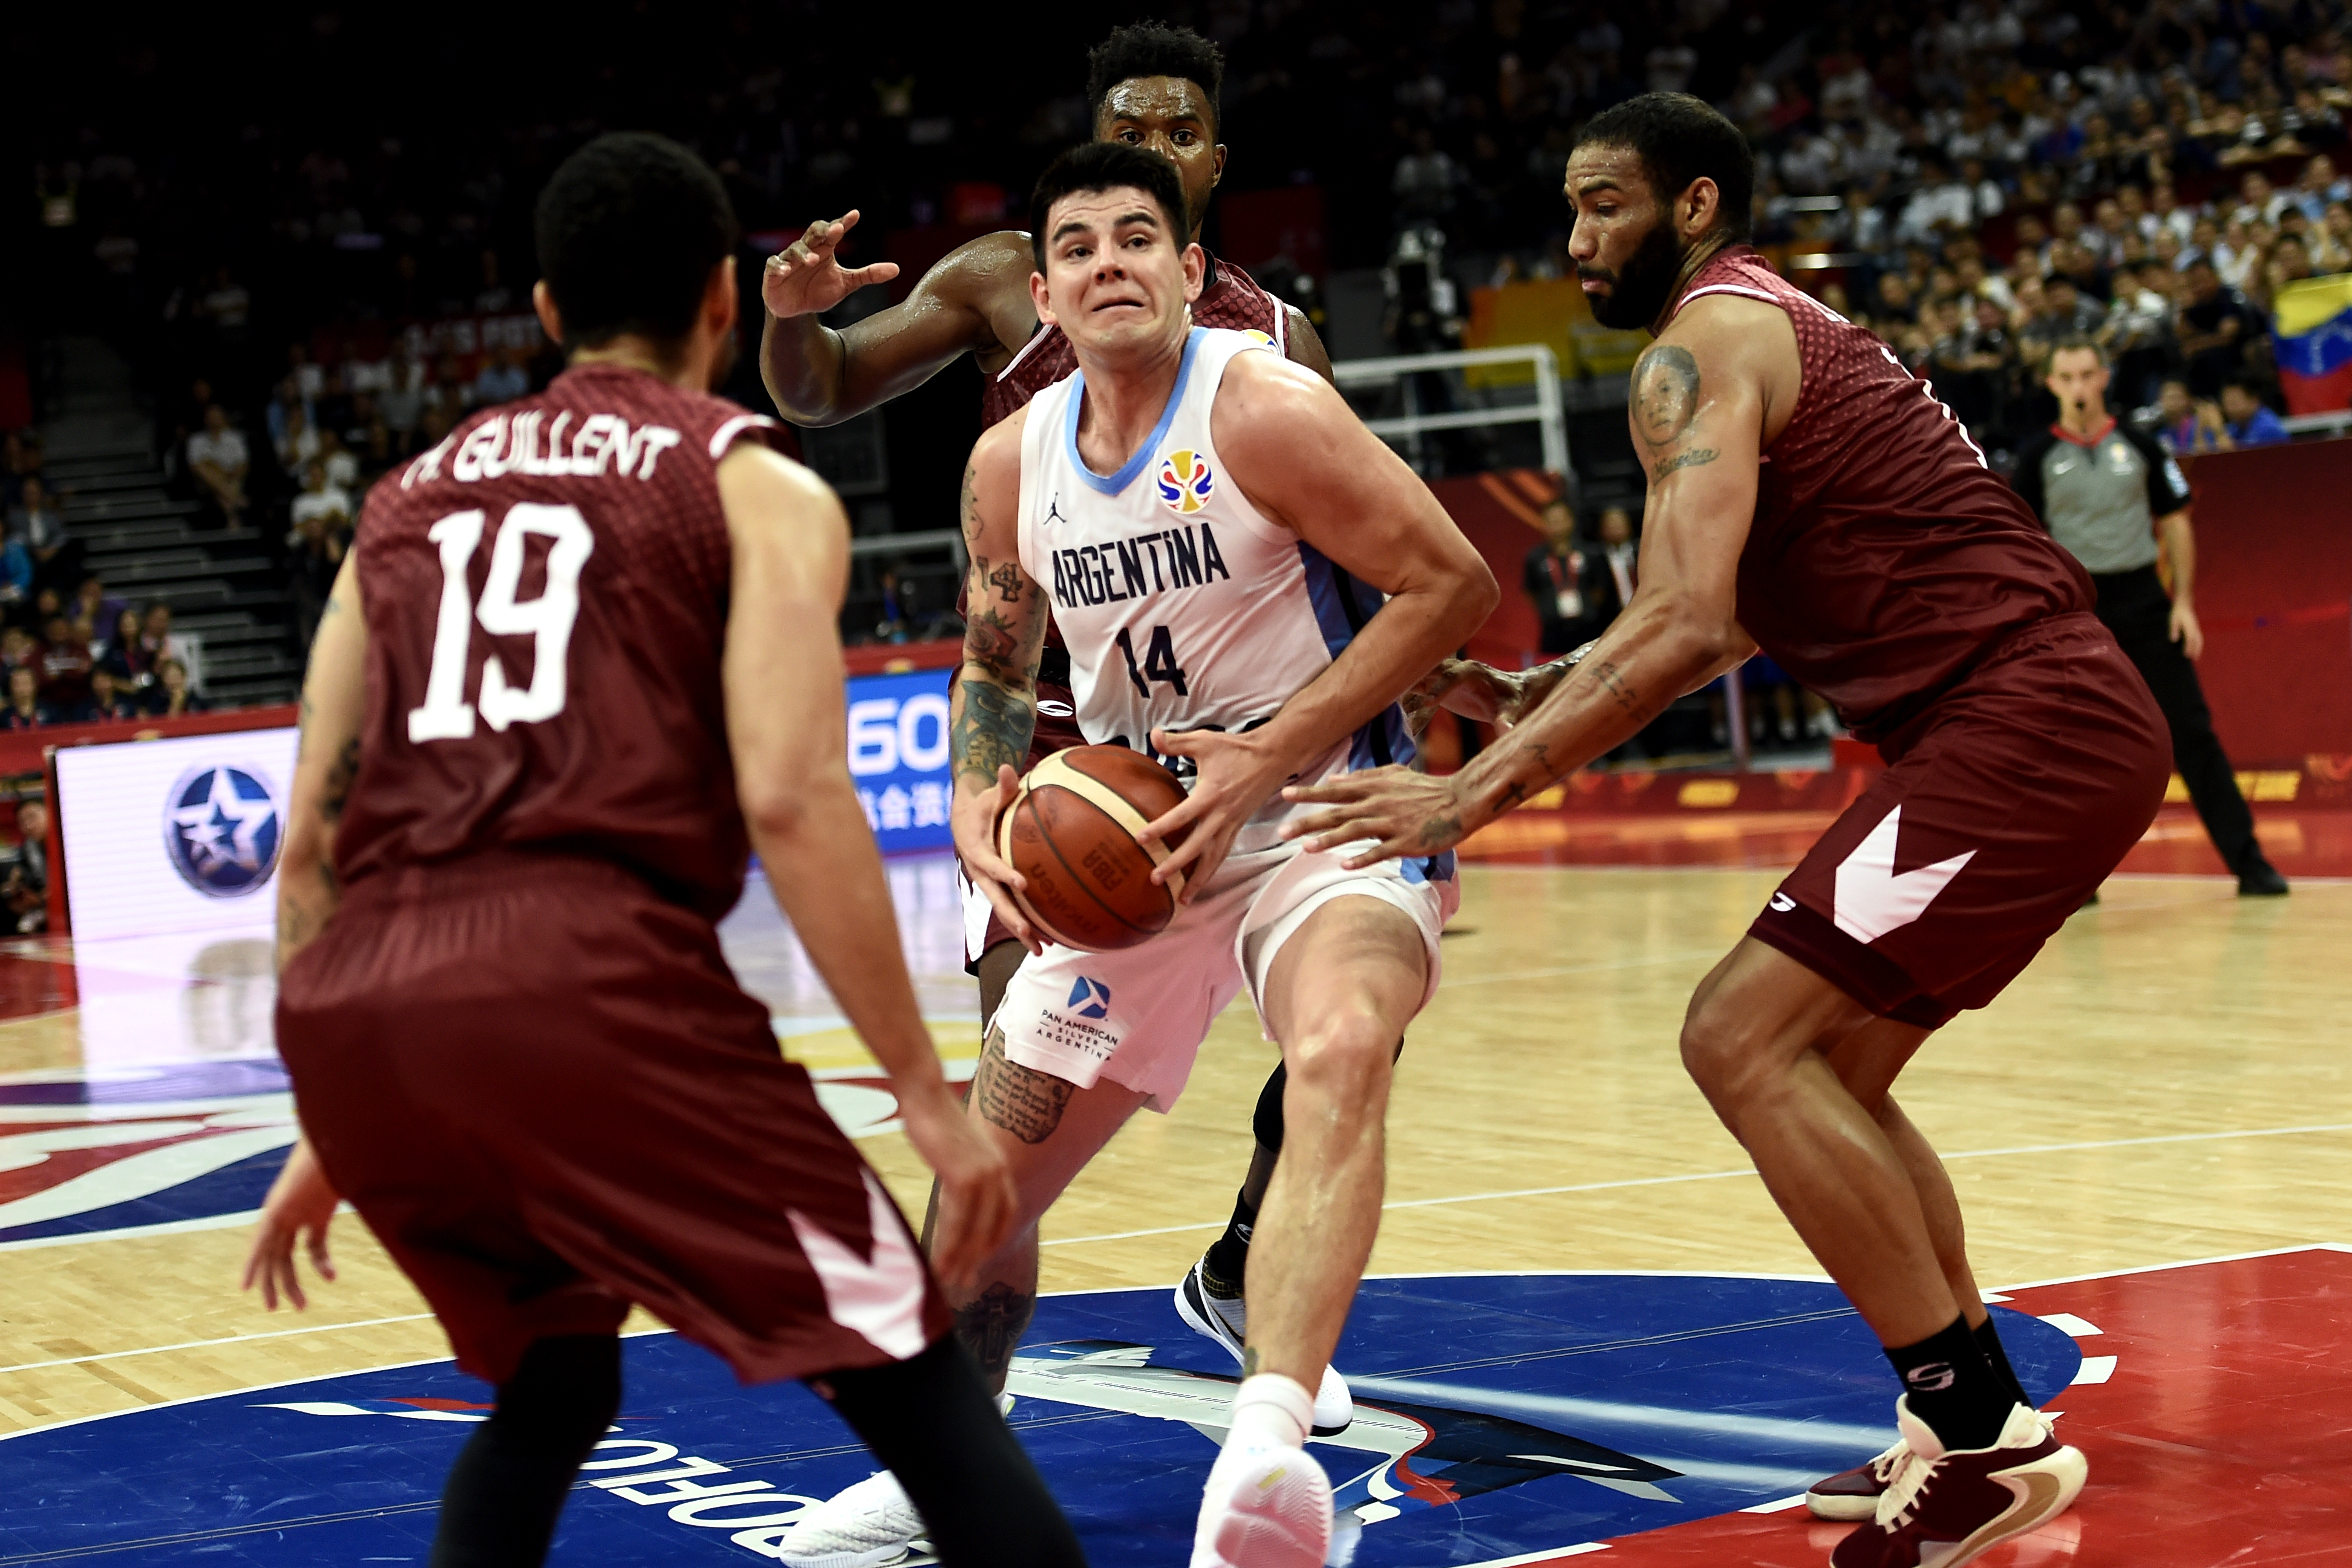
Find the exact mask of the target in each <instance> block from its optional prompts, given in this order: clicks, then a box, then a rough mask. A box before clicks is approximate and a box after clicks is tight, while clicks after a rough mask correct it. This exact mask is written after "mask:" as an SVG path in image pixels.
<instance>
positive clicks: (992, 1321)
mask: <svg viewBox="0 0 2352 1568" xmlns="http://www.w3.org/2000/svg"><path fill="white" fill-rule="evenodd" d="M1036 1311H1037V1298H1036V1296H1035V1295H1034V1294H1033V1293H1032V1292H1029V1291H1026V1290H1015V1289H1013V1287H1012V1286H1010V1285H1007V1284H1004V1283H1003V1282H1002V1281H999V1282H998V1283H996V1284H994V1285H991V1286H990V1287H989V1288H988V1289H985V1290H983V1291H982V1292H981V1293H980V1299H979V1300H974V1301H968V1302H966V1303H965V1304H964V1305H962V1306H961V1307H958V1308H957V1309H956V1314H955V1333H956V1338H957V1339H958V1340H960V1341H961V1342H963V1348H964V1349H966V1350H968V1351H970V1352H971V1356H972V1359H973V1360H974V1361H976V1362H978V1363H980V1370H981V1371H982V1372H983V1373H988V1374H990V1375H991V1376H994V1377H1002V1376H1003V1375H1004V1373H1006V1372H1007V1371H1008V1370H1010V1369H1011V1367H1012V1365H1013V1351H1015V1350H1016V1349H1018V1348H1019V1347H1020V1344H1021V1335H1022V1333H1023V1332H1024V1331H1026V1330H1027V1328H1028V1327H1029V1320H1030V1319H1031V1318H1032V1317H1034V1316H1035V1315H1036Z"/></svg>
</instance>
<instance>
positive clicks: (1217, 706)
mask: <svg viewBox="0 0 2352 1568" xmlns="http://www.w3.org/2000/svg"><path fill="white" fill-rule="evenodd" d="M1261 349H1263V350H1267V351H1268V352H1271V348H1270V345H1269V344H1267V343H1266V342H1265V340H1264V339H1263V338H1261V337H1259V336H1257V335H1256V334H1254V333H1248V332H1234V331H1219V330H1216V329H1213V328H1208V327H1194V328H1193V329H1192V333H1191V335H1190V336H1189V337H1188V338H1187V339H1186V341H1185V344H1184V360H1183V363H1182V366H1181V368H1180V369H1179V370H1178V371H1177V373H1176V386H1175V390H1174V392H1173V393H1172V394H1171V395H1170V397H1169V400H1168V407H1167V409H1166V411H1165V412H1164V413H1162V414H1161V416H1160V424H1159V426H1158V427H1157V428H1155V429H1154V430H1153V431H1152V432H1151V435H1150V438H1149V439H1148V440H1146V441H1145V442H1144V444H1143V446H1142V447H1140V448H1139V450H1138V451H1137V452H1136V453H1135V455H1134V456H1133V457H1132V458H1129V459H1128V462H1127V466H1126V467H1125V468H1121V469H1119V471H1118V472H1117V473H1115V474H1109V475H1103V474H1097V473H1095V472H1094V471H1093V470H1091V469H1090V468H1087V465H1086V462H1085V460H1084V459H1083V458H1080V457H1079V456H1078V443H1077V432H1078V414H1079V410H1080V407H1081V405H1082V400H1083V399H1084V398H1085V396H1086V376H1085V374H1084V373H1083V372H1078V373H1075V374H1071V375H1069V376H1068V377H1066V378H1065V379H1064V380H1061V381H1058V382H1056V383H1055V384H1053V385H1052V386H1049V387H1047V388H1046V389H1045V391H1043V392H1041V393H1039V394H1038V395H1036V397H1035V398H1034V399H1033V400H1032V401H1031V403H1030V405H1029V422H1028V425H1027V427H1026V428H1025V429H1024V431H1023V433H1022V445H1021V565H1022V569H1023V570H1024V571H1025V572H1027V573H1028V574H1029V575H1030V576H1031V577H1032V578H1033V579H1034V580H1035V581H1036V582H1037V583H1038V584H1041V585H1042V586H1044V587H1045V590H1046V591H1047V592H1048V593H1050V594H1051V595H1053V600H1054V622H1055V625H1056V626H1059V627H1060V628H1061V633H1062V640H1063V641H1064V642H1066V643H1067V644H1068V645H1069V650H1070V687H1071V689H1072V691H1073V692H1074V693H1075V695H1076V700H1077V722H1078V729H1079V730H1080V731H1081V732H1083V733H1084V734H1085V736H1086V738H1087V740H1088V741H1090V742H1096V743H1098V744H1099V743H1103V742H1109V743H1112V744H1122V745H1128V746H1132V747H1134V748H1135V749H1137V750H1139V751H1149V750H1150V733H1151V731H1153V730H1155V729H1158V730H1165V731H1177V730H1227V731H1244V730H1251V729H1255V727H1256V726H1258V725H1260V724H1262V723H1264V722H1265V721H1267V720H1268V719H1271V718H1273V717H1274V715H1275V714H1276V712H1277V711H1278V710H1280V709H1281V707H1282V705H1283V704H1284V703H1285V702H1286V701H1288V700H1290V698H1291V696H1292V695H1293V694H1294V693H1296V692H1297V691H1298V690H1299V689H1300V688H1302V687H1304V686H1306V685H1307V683H1308V682H1309V681H1311V680H1313V679H1315V678H1316V677H1317V676H1318V675H1320V674H1322V673H1323V671H1324V670H1326V669H1327V668H1330V664H1331V661H1332V660H1333V659H1334V658H1338V657H1339V651H1340V650H1341V649H1342V648H1344V647H1347V646H1348V644H1349V640H1350V639H1351V638H1353V637H1355V635H1356V633H1357V632H1359V631H1360V630H1361V629H1362V627H1363V626H1364V623H1365V622H1366V621H1368V620H1370V618H1371V616H1372V615H1373V614H1374V613H1375V612H1377V611H1378V610H1379V609H1380V607H1381V595H1380V593H1379V592H1378V591H1377V590H1375V589H1372V588H1370V587H1368V586H1366V585H1365V584H1360V583H1357V582H1355V581H1354V580H1353V579H1351V578H1349V576H1348V575H1347V574H1345V573H1343V572H1341V571H1340V570H1339V568H1338V567H1336V566H1334V565H1333V564H1332V563H1330V562H1329V561H1328V560H1327V559H1325V557H1324V556H1323V555H1322V553H1321V552H1318V551H1317V550H1316V549H1315V548H1314V547H1313V546H1312V545H1309V544H1307V543H1306V542H1304V541H1302V540H1301V539H1300V538H1299V537H1298V536H1297V534H1295V533H1293V532H1291V531H1289V530H1288V529H1286V528H1283V527H1281V526H1279V525H1278V524H1276V523H1274V522H1271V521H1267V520H1266V518H1265V517H1264V516H1263V515H1261V514H1260V513H1259V511H1258V510H1257V509H1256V508H1255V507H1254V506H1252V505H1251V504H1250V502H1249V498H1248V497H1246V496H1244V495H1243V494H1242V492H1241V487H1240V486H1238V485H1236V484H1234V482H1233V481H1232V479H1230V478H1229V477H1228V476H1227V475H1226V473H1225V470H1224V465H1223V461H1222V460H1221V459H1220V458H1219V457H1218V455H1217V449H1216V443H1215V440H1214V439H1213V437H1212V436H1211V434H1210V429H1209V416H1210V410H1211V407H1212V406H1213V405H1214V403H1215V401H1216V396H1217V387H1218V384H1220V383H1221V382H1223V379H1224V374H1225V366H1226V365H1227V364H1228V363H1230V362H1231V361H1232V359H1233V357H1234V355H1235V354H1238V353H1248V352H1251V351H1253V350H1261ZM1412 755H1413V748H1412V742H1411V741H1410V740H1409V739H1408V738H1407V737H1406V734H1405V729H1404V721H1403V716H1402V713H1400V712H1399V711H1398V710H1396V709H1395V708H1393V707H1391V708H1389V709H1387V710H1384V711H1382V712H1381V715H1380V716H1379V717H1378V718H1376V719H1375V720H1373V721H1372V722H1371V723H1370V724H1368V725H1366V726H1365V727H1364V728H1363V729H1362V730H1360V731H1358V732H1357V733H1356V735H1355V736H1354V737H1353V738H1352V739H1351V740H1350V741H1348V742H1341V743H1340V744H1339V745H1338V746H1335V747H1334V748H1332V750H1331V752H1329V753H1328V755H1326V756H1324V757H1322V758H1318V760H1316V761H1315V762H1314V763H1309V764H1308V765H1307V768H1306V769H1305V770H1304V771H1303V772H1302V773H1301V774H1300V777H1301V778H1303V779H1307V780H1310V781H1311V780H1314V779H1319V778H1321V777H1323V776H1325V775H1327V774H1328V773H1337V772H1345V771H1347V770H1349V769H1350V768H1361V767H1374V766H1378V765H1380V764H1382V763H1402V762H1409V761H1411V760H1412ZM1190 767H1191V764H1190V763H1181V764H1180V765H1179V768H1178V772H1179V773H1180V775H1182V774H1186V773H1189V771H1190ZM1187 782H1188V784H1189V779H1188V780H1187ZM1287 809H1289V808H1288V807H1286V805H1285V804H1284V803H1283V802H1282V801H1281V799H1280V798H1279V797H1277V798H1276V799H1275V800H1273V801H1271V802H1269V803H1268V805H1267V806H1266V808H1265V810H1264V811H1262V812H1260V813H1259V815H1258V816H1256V817H1255V818H1254V819H1253V820H1252V821H1251V823H1250V825H1249V826H1247V827H1246V828H1244V830H1243V832H1242V834H1241V836H1240V837H1239V838H1238V839H1236V841H1235V843H1234V848H1235V849H1236V850H1239V851H1244V852H1247V851H1250V850H1255V849H1261V848H1267V847H1272V845H1273V844H1274V843H1275V841H1276V827H1278V826H1279V824H1280V822H1281V819H1282V816H1283V815H1284V814H1285V812H1286V810H1287Z"/></svg>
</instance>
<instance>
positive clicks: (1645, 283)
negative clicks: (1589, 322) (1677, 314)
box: [1576, 220, 1683, 331]
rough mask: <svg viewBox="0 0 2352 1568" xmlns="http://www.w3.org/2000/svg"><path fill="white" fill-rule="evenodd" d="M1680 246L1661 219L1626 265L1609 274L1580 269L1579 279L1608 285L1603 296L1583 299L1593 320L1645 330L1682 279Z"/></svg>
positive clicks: (1601, 269)
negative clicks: (1588, 306)
mask: <svg viewBox="0 0 2352 1568" xmlns="http://www.w3.org/2000/svg"><path fill="white" fill-rule="evenodd" d="M1682 270H1683V247H1682V246H1681V245H1680V244H1679V243H1678V242H1677V241H1676V240H1675V231H1674V229H1673V228H1672V226H1669V225H1667V224H1666V223H1665V222H1664V221H1663V220H1662V221H1660V222H1659V223H1657V224H1656V225H1655V226H1653V227H1652V228H1651V230H1650V232H1649V233H1648V234H1646V235H1644V236H1643V237H1642V243H1641V246H1640V247H1638V248H1637V249H1635V250H1634V252H1633V256H1632V257H1630V258H1628V259H1627V260H1626V262H1625V265H1624V266H1623V267H1622V268H1619V269H1618V270H1616V271H1614V272H1612V271H1611V270H1609V269H1608V268H1605V267H1580V268H1577V269H1576V275H1577V276H1578V277H1579V278H1590V279H1595V280H1597V281H1599V282H1602V283H1606V284H1608V285H1609V292H1608V293H1606V294H1591V295H1588V296H1586V299H1587V300H1588V301H1589V302H1590V303H1591V306H1592V319H1593V320H1594V321H1598V322H1600V323H1601V325H1602V326H1604V327H1609V328H1612V329H1614V330H1616V331H1634V330H1637V329H1643V330H1646V329H1647V328H1648V327H1649V326H1650V325H1651V323H1653V322H1654V321H1656V320H1657V319H1658V313H1659V312H1660V311H1662V310H1664V309H1665V308H1666V300H1667V299H1668V298H1669V297H1671V296H1672V295H1673V293H1674V291H1675V282H1676V281H1677V280H1679V279H1680V278H1681V277H1682Z"/></svg>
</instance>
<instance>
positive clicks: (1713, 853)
mask: <svg viewBox="0 0 2352 1568" xmlns="http://www.w3.org/2000/svg"><path fill="white" fill-rule="evenodd" d="M1834 820H1836V816H1835V814H1834V813H1832V812H1827V811H1697V810H1683V811H1673V812H1658V813H1654V814H1644V815H1633V814H1613V815H1612V814H1606V813H1600V812H1591V813H1584V812H1573V811H1523V812H1517V813H1514V814H1512V815H1511V816H1506V817H1504V818H1502V819H1501V820H1500V821H1498V822H1496V823H1493V824H1491V825H1490V826H1486V827H1485V828H1482V829H1480V830H1479V831H1478V832H1476V833H1475V834H1473V835H1471V837H1470V838H1469V840H1468V842H1466V843H1465V844H1464V845H1463V846H1462V851H1461V853H1462V857H1463V858H1464V859H1465V860H1478V861H1493V862H1496V863H1499V864H1517V865H1523V866H1530V865H1531V866H1715V867H1727V868H1780V867H1786V866H1794V865H1795V864H1796V863H1797V862H1798V861H1799V860H1801V859H1802V858H1804V854H1805V851H1806V850H1808V849H1810V848H1811V847H1813V840H1815V839H1816V838H1819V837H1821V836H1822V830H1823V829H1824V828H1826V827H1827V826H1829V825H1830V824H1831V823H1832V821H1834ZM2254 830H2255V832H2256V833H2257V834H2258V835H2259V836H2260V837H2261V838H2262V843H2263V853H2264V854H2265V855H2267V856H2269V857H2270V859H2271V862H2272V864H2273V865H2275V866H2276V867H2277V868H2279V869H2280V870H2281V871H2284V872H2285V873H2286V875H2287V876H2288V877H2289V878H2290V879H2293V878H2295V877H2352V811H2297V810H2294V809H2292V808H2285V809H2282V808H2279V807H2275V806H2258V807H2256V808H2255V814H2254ZM2116 869H2117V870H2119V871H2125V872H2133V873H2139V874H2143V875H2161V876H2176V877H2186V876H2211V877H2221V876H2224V875H2226V874H2227V873H2226V872H2225V871H2224V870H2223V869H2222V866H2221V857H2220V856H2219V855H2217V854H2215V853H2214V852H2213V846H2212V844H2211V843H2210V841H2208V840H2207V838H2206V837H2205V828H2204V826H2203V825H2202V824H2201V823H2200V822H2199V821H2198V820H2197V814H2196V812H2195V811H2194V810H2192V809H2191V808H2189V807H2188V806H2185V805H2168V806H2166V807H2165V808H2164V809H2163V810H2162V811H2161V812H2159V813H2158V816H2157V819H2156V821H2155V823H2154V824H2153V825H2152V826H2150V827H2149V828H2148V830H2147V837H2145V838H2143V839H2141V840H2140V842H2139V843H2138V844H2137V845H2135V846H2134V847H2133V848H2132V851H2131V853H2130V854H2128V855H2126V856H2125V857H2124V862H2123V864H2122V865H2121V866H2119V867H2117V868H2116Z"/></svg>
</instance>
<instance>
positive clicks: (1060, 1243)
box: [1038, 1121, 2352, 1289]
mask: <svg viewBox="0 0 2352 1568" xmlns="http://www.w3.org/2000/svg"><path fill="white" fill-rule="evenodd" d="M2316 1132H2352V1121H2325V1122H2317V1123H2315V1124H2313V1125H2311V1126H2308V1127H2251V1128H2243V1129H2240V1130H2238V1131H2230V1132H2168V1133H2164V1134H2161V1135H2159V1136H2158V1137H2153V1138H2104V1139H2099V1140H2096V1141H2094V1142H2082V1143H2021V1144H2019V1145H2017V1146H2015V1147H2013V1148H2008V1149H1962V1150H1958V1151H1957V1152H1952V1153H1948V1154H1946V1155H1944V1156H1943V1158H1944V1159H1945V1160H1947V1161H1951V1160H1992V1159H2002V1158H2006V1157H2008V1156H2011V1155H2015V1154H2066V1153H2079V1152H2084V1151H2085V1150H2091V1149H2133V1148H2141V1147H2145V1146H2147V1145H2149V1144H2156V1143H2203V1142H2215V1141H2217V1140H2221V1139H2229V1138H2286V1137H2293V1136H2296V1135H2299V1134H2308V1133H2316ZM1755 1174H1756V1172H1755V1169H1754V1168H1753V1167H1749V1168H1748V1169H1745V1170H1738V1171H1698V1172H1694V1173H1690V1174H1688V1175H1681V1176H1638V1177H1634V1178H1632V1179H1630V1180H1627V1181H1622V1182H1579V1183H1576V1184H1572V1185H1570V1186H1562V1187H1510V1188H1506V1189H1504V1190H1502V1191H1499V1192H1491V1193H1462V1194H1456V1195H1454V1196H1452V1197H1444V1198H1400V1199H1398V1200H1396V1201H1395V1202H1392V1203H1385V1204H1382V1205H1381V1210H1382V1211H1383V1212H1385V1211H1387V1210H1390V1209H1423V1208H1440V1207H1444V1206H1446V1205H1453V1204H1483V1203H1492V1202H1495V1201H1496V1200H1498V1199H1502V1198H1543V1197H1554V1196H1557V1195H1559V1194H1563V1193H1600V1192H1610V1191H1613V1190H1616V1189H1618V1188H1621V1187H1663V1186H1672V1185H1674V1184H1676V1183H1681V1182H1725V1181H1731V1180H1734V1179H1736V1178H1738V1177H1740V1176H1750V1177H1752V1176H1754V1175H1755ZM1224 1224H1225V1222H1224V1221H1223V1220H1221V1219H1218V1220H1203V1221H1201V1222H1199V1223H1197V1224H1193V1225H1163V1226H1152V1227H1151V1228H1150V1229H1148V1230H1116V1231H1108V1232H1106V1233H1104V1234H1103V1235H1100V1236H1069V1237H1058V1238H1053V1239H1048V1240H1045V1241H1043V1242H1040V1243H1039V1244H1038V1245H1039V1246H1041V1247H1081V1246H1084V1245H1086V1244H1087V1242H1092V1241H1129V1240H1133V1239H1134V1238H1135V1237H1143V1236H1173V1235H1175V1234H1177V1233H1178V1232H1181V1231H1187V1230H1218V1229H1222V1228H1223V1226H1224ZM2282 1250H2284V1251H2290V1252H2294V1251H2301V1250H2303V1249H2302V1248H2300V1247H2287V1248H2283V1249H2282ZM2248 1256H2260V1255H2258V1254H2249V1255H2248ZM2158 1267H2159V1268H2177V1267H2179V1265H2176V1264H2161V1265H2158ZM2084 1278H2085V1279H2096V1278H2103V1276H2095V1275H2085V1276H2084ZM2042 1283H2045V1284H2060V1283H2063V1281H2060V1280H2045V1281H2042ZM2010 1288H2011V1289H2023V1287H2022V1286H2014V1287H2010Z"/></svg>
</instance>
